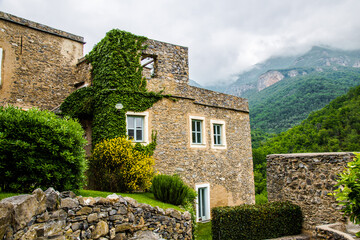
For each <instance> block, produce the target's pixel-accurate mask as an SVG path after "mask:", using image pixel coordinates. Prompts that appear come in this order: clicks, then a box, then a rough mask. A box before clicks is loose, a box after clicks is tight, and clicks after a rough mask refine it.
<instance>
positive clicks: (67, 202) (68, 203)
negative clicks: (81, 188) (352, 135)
mask: <svg viewBox="0 0 360 240" xmlns="http://www.w3.org/2000/svg"><path fill="white" fill-rule="evenodd" d="M60 204H61V205H60V207H61V208H76V207H79V201H78V200H77V199H76V198H75V199H74V198H65V199H61V203H60Z"/></svg>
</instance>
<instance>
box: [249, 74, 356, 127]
mask: <svg viewBox="0 0 360 240" xmlns="http://www.w3.org/2000/svg"><path fill="white" fill-rule="evenodd" d="M296 70H298V71H299V72H301V71H303V70H302V69H296ZM323 70H324V72H317V71H313V72H312V73H309V74H307V75H299V76H296V77H293V78H290V77H285V78H284V79H283V80H281V81H280V82H277V83H276V84H274V85H272V86H270V87H268V88H266V89H264V90H262V91H260V92H258V93H256V94H254V95H252V96H251V97H249V106H250V120H251V126H252V130H254V129H261V130H262V131H265V132H268V133H280V132H282V131H285V130H287V129H289V128H291V127H293V126H294V125H297V124H299V123H300V122H301V121H302V120H304V119H306V117H307V116H308V115H309V114H310V113H311V112H312V111H316V110H319V109H321V108H322V107H324V106H325V105H326V104H328V103H329V102H330V101H331V100H333V99H335V98H336V97H338V96H341V95H343V94H345V93H346V92H347V91H348V90H349V89H350V88H351V87H354V86H356V85H358V84H360V69H357V68H340V67H339V68H338V70H337V71H335V70H330V69H325V68H323ZM279 71H281V70H279ZM307 71H308V70H307Z"/></svg>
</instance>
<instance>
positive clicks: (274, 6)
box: [0, 0, 360, 84]
mask: <svg viewBox="0 0 360 240" xmlns="http://www.w3.org/2000/svg"><path fill="white" fill-rule="evenodd" d="M359 9H360V1H358V0H342V1H338V0H326V1H324V0H291V1H289V0H253V1H248V0H247V1H245V0H223V1H214V0H213V1H209V0H207V1H205V0H197V1H194V0H183V1H174V0H152V1H148V0H133V1H126V0H107V1H103V0H62V1H58V0H56V1H55V0H32V1H29V0H0V10H1V11H5V12H8V13H10V14H14V15H16V16H19V17H23V18H27V19H29V20H33V21H36V22H40V23H42V24H46V25H49V26H51V27H55V28H59V29H61V30H64V31H68V32H71V33H74V34H78V35H81V36H84V37H85V41H86V42H87V45H86V47H85V50H86V51H89V50H90V49H91V48H92V47H93V45H94V44H96V43H97V42H98V41H100V40H101V38H102V37H104V36H105V33H106V32H107V31H109V30H110V29H112V28H119V29H123V30H126V31H130V32H132V33H134V34H138V35H144V36H147V37H149V38H153V39H156V40H161V41H165V42H171V43H174V44H179V45H183V46H187V47H189V57H190V59H189V61H190V77H191V78H192V79H194V80H196V81H198V82H199V83H201V84H211V83H214V82H216V81H221V82H223V81H227V80H230V79H231V78H232V75H233V74H235V73H238V72H241V71H243V70H244V69H247V68H249V67H250V66H251V65H253V64H255V63H257V62H259V61H263V60H265V59H266V58H268V57H270V56H272V55H281V54H287V55H290V54H293V53H296V52H301V51H305V50H307V49H309V48H310V47H311V46H313V45H318V44H322V45H329V46H333V47H338V48H346V49H356V48H360V41H359V40H360V15H359V13H358V10H359Z"/></svg>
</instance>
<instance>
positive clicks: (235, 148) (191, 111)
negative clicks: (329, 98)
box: [0, 12, 255, 221]
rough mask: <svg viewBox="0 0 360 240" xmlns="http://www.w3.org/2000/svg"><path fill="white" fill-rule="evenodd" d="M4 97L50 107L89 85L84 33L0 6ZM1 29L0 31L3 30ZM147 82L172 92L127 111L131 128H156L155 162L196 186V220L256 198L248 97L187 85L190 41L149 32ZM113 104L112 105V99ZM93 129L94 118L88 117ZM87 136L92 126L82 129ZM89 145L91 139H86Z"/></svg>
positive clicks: (142, 134)
mask: <svg viewBox="0 0 360 240" xmlns="http://www.w3.org/2000/svg"><path fill="white" fill-rule="evenodd" d="M0 30H1V34H2V35H0V49H1V52H2V58H0V59H1V60H2V62H1V67H2V72H1V74H2V75H1V76H2V79H3V81H2V88H1V91H2V93H1V105H5V104H8V103H10V104H14V105H17V106H20V107H24V108H29V107H34V106H36V107H39V108H41V109H53V108H54V107H56V106H58V105H59V104H60V103H61V102H62V101H63V99H65V98H66V97H67V96H68V95H69V93H71V92H72V91H73V90H75V89H76V88H78V87H84V86H87V85H91V82H92V79H91V74H90V69H91V66H90V65H89V64H88V63H87V62H86V61H84V59H82V60H79V59H81V57H82V56H83V55H82V54H83V52H82V51H83V44H84V42H83V38H82V37H79V36H75V35H72V34H69V33H65V32H63V31H59V30H55V29H52V28H50V27H47V26H43V25H41V24H37V23H33V22H31V21H28V20H24V19H21V18H18V17H15V16H11V15H9V14H6V13H2V12H0ZM3 33H5V34H3ZM147 45H148V48H147V50H145V51H144V52H143V59H142V64H143V66H144V72H143V74H144V76H146V78H147V81H148V85H147V86H148V90H150V91H156V92H157V91H160V90H163V91H164V94H171V95H172V97H173V98H176V99H177V101H173V100H171V99H168V98H163V99H162V100H160V101H158V102H157V103H155V104H154V105H153V106H152V107H151V108H149V109H148V110H146V111H145V112H128V113H127V123H128V126H127V131H128V134H133V132H137V133H138V134H137V136H136V137H135V141H137V142H141V143H144V144H146V143H149V141H150V136H151V132H152V131H153V130H155V131H157V133H158V136H157V147H156V150H155V153H154V157H155V159H156V163H155V168H156V170H158V171H159V172H161V173H166V174H174V173H177V174H179V175H180V176H181V177H182V178H183V179H184V181H185V182H186V183H187V184H189V185H190V186H191V187H193V188H194V189H196V190H197V192H198V200H197V220H198V221H205V220H208V219H210V209H211V208H212V207H215V206H226V205H229V206H231V205H238V204H242V203H248V204H250V203H254V202H255V189H254V179H253V166H252V153H251V137H250V123H249V110H248V103H247V100H245V99H242V98H239V97H235V96H231V95H226V94H222V93H217V92H213V91H209V90H205V89H201V88H197V87H193V86H190V85H189V66H188V49H187V48H186V47H182V46H177V45H173V44H169V43H164V42H160V41H155V40H147ZM114 107H115V106H114ZM85 125H86V126H85V127H86V129H88V130H91V122H87V123H86V124H85ZM87 138H88V140H89V143H90V142H91V131H87ZM89 146H91V145H90V144H89Z"/></svg>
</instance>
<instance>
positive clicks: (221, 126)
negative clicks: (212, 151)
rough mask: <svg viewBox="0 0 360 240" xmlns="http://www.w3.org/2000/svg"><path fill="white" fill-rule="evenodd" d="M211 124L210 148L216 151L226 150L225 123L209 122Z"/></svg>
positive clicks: (220, 121) (221, 121) (219, 121)
mask: <svg viewBox="0 0 360 240" xmlns="http://www.w3.org/2000/svg"><path fill="white" fill-rule="evenodd" d="M210 124H211V147H212V148H218V149H225V148H226V134H225V121H223V120H210Z"/></svg>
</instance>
